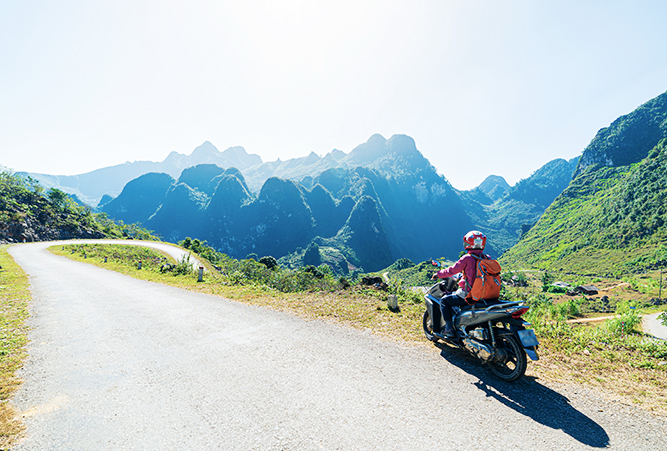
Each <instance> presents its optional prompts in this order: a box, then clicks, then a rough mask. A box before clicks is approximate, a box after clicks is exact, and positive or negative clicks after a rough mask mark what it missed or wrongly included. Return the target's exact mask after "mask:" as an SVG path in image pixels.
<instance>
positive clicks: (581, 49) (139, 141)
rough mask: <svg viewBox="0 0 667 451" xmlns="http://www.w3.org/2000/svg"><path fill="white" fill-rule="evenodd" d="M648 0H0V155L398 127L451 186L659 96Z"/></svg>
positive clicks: (250, 141) (351, 139)
mask: <svg viewBox="0 0 667 451" xmlns="http://www.w3.org/2000/svg"><path fill="white" fill-rule="evenodd" d="M666 18H667V2H665V1H641V0H639V1H637V0H635V1H607V0H605V1H580V0H577V1H569V0H568V1H563V0H559V1H552V2H543V1H537V0H535V1H511V0H506V1H497V0H475V1H469V0H466V1H446V0H432V1H428V0H413V1H398V0H396V1H395V0H381V1H364V0H354V1H345V0H338V1H331V2H329V1H305V0H304V1H297V0H281V1H279V2H278V1H269V0H265V1H253V0H248V1H234V2H231V1H215V0H211V1H168V0H166V1H142V0H131V1H126V0H115V1H67V0H64V1H58V2H52V1H30V0H23V1H19V0H4V1H2V2H0V93H1V96H0V164H2V165H4V166H7V167H10V168H12V169H15V170H21V171H31V172H42V173H49V174H77V173H82V172H87V171H90V170H93V169H97V168H100V167H104V166H110V165H113V164H119V163H124V162H125V161H128V160H129V161H134V160H153V161H161V160H163V159H164V158H165V157H166V156H167V154H168V153H169V152H171V151H177V152H180V153H190V152H191V151H192V150H193V149H194V148H195V147H196V146H198V145H199V144H201V143H202V142H204V141H206V140H208V141H211V142H212V143H213V144H215V145H216V146H217V147H218V149H220V150H224V149H226V148H228V147H230V146H237V145H238V146H243V147H245V148H246V150H247V151H248V152H250V153H256V154H259V155H260V156H261V157H262V159H263V160H264V161H270V160H275V159H277V158H281V159H283V160H284V159H288V158H294V157H300V156H305V155H307V154H308V153H310V152H311V151H314V152H315V153H317V154H320V155H324V154H326V153H327V152H329V151H331V150H332V149H334V148H337V149H340V150H343V151H345V152H349V151H350V150H352V149H353V148H354V147H355V146H357V145H358V144H361V143H363V142H365V141H366V140H367V139H368V138H369V137H370V136H371V135H372V134H374V133H380V134H382V135H384V136H385V137H386V138H389V137H390V136H391V135H393V134H397V133H402V134H407V135H410V136H412V137H413V138H414V139H415V141H416V143H417V148H418V149H419V150H421V152H422V153H423V154H424V155H425V156H426V157H427V158H428V159H429V160H430V161H431V163H432V164H433V165H434V166H435V167H436V168H437V169H438V170H439V172H440V173H442V174H443V175H444V176H445V177H447V179H448V180H449V181H450V182H451V183H452V184H453V185H454V187H456V188H459V189H469V188H472V187H474V186H476V185H478V184H479V183H480V182H481V181H482V180H483V179H484V178H485V177H486V176H488V175H490V174H497V175H502V176H504V177H505V178H506V179H507V181H508V182H509V183H510V184H514V183H516V182H517V181H518V180H519V179H521V178H525V177H528V176H529V175H530V174H531V173H532V172H533V171H534V170H536V169H537V168H539V167H540V166H541V165H543V164H544V163H546V162H548V161H550V160H552V159H554V158H572V157H575V156H577V155H579V154H580V153H581V151H582V150H583V149H584V147H585V146H586V145H587V144H588V143H589V142H590V140H591V139H592V138H593V136H594V135H595V133H596V132H597V130H598V129H600V128H602V127H605V126H607V125H609V123H611V122H612V121H613V120H614V119H616V118H617V117H618V116H620V115H622V114H626V113H629V112H630V111H632V110H633V109H634V108H636V107H637V106H639V105H641V104H642V103H644V102H646V101H648V100H649V99H651V98H653V97H655V96H657V95H659V94H661V93H663V92H665V91H666V90H667V27H666V26H665V19H666Z"/></svg>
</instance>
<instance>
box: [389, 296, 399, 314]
mask: <svg viewBox="0 0 667 451" xmlns="http://www.w3.org/2000/svg"><path fill="white" fill-rule="evenodd" d="M387 307H389V310H397V309H398V298H397V297H396V295H395V294H390V295H389V296H387Z"/></svg>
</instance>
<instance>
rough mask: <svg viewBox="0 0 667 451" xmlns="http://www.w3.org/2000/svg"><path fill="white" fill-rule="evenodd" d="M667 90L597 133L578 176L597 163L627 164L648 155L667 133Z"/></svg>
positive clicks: (605, 164)
mask: <svg viewBox="0 0 667 451" xmlns="http://www.w3.org/2000/svg"><path fill="white" fill-rule="evenodd" d="M666 94H667V93H663V94H662V95H659V96H658V97H656V98H654V99H652V100H650V101H648V102H646V103H645V104H643V105H641V106H640V107H638V108H637V109H636V110H634V111H633V112H632V113H630V114H626V115H624V116H621V117H619V118H618V119H616V120H615V121H614V122H612V123H611V125H610V126H609V127H605V128H603V129H601V130H600V131H598V132H597V134H596V135H595V137H594V138H593V141H591V143H590V144H589V145H588V146H587V147H586V149H585V150H584V153H583V155H582V156H581V161H580V162H579V166H578V167H577V171H576V173H575V176H578V175H580V174H582V173H583V172H584V171H585V170H586V168H588V167H590V166H595V165H603V166H612V167H618V166H627V165H629V164H632V163H637V162H638V161H641V160H642V159H644V158H646V155H647V154H648V152H649V151H650V150H651V149H653V148H654V147H655V146H656V145H657V144H658V141H660V140H661V139H663V138H664V137H665V136H666V135H667V95H666Z"/></svg>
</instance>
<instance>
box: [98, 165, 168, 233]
mask: <svg viewBox="0 0 667 451" xmlns="http://www.w3.org/2000/svg"><path fill="white" fill-rule="evenodd" d="M173 183H174V179H173V178H172V177H171V176H170V175H168V174H160V173H155V172H150V173H148V174H144V175H142V176H140V177H137V178H136V179H134V180H132V181H130V182H128V184H127V185H125V187H124V188H123V191H121V193H120V194H119V195H118V197H116V198H115V199H112V200H109V201H107V202H106V203H105V204H103V205H102V207H100V208H101V210H102V211H103V212H104V213H106V214H108V215H109V216H111V217H112V218H122V220H123V221H124V222H125V223H128V224H131V223H135V222H140V223H144V222H146V221H147V220H148V218H149V217H150V216H151V215H152V214H153V213H154V212H155V211H156V210H157V209H158V207H159V206H160V205H161V204H162V202H163V201H164V197H165V195H166V194H167V191H168V190H169V187H171V185H172V184H173Z"/></svg>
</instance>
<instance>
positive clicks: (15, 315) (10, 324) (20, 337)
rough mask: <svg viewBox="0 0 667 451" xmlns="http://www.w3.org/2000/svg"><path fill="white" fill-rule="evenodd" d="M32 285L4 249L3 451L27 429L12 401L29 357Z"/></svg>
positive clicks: (0, 346)
mask: <svg viewBox="0 0 667 451" xmlns="http://www.w3.org/2000/svg"><path fill="white" fill-rule="evenodd" d="M29 300H30V288H29V281H28V277H27V276H26V274H25V273H24V272H23V271H22V270H21V268H20V267H19V266H18V265H17V264H16V263H15V262H14V259H12V257H11V256H10V255H9V253H8V252H7V246H0V449H9V448H10V446H11V445H12V444H13V443H15V442H16V440H17V439H18V438H19V436H20V435H21V434H22V432H23V430H24V427H23V425H22V423H21V422H20V421H19V420H18V419H17V418H18V412H16V411H15V409H14V408H13V407H12V406H11V404H10V403H9V402H8V400H9V399H10V398H11V396H12V394H13V393H14V392H15V391H16V389H17V388H18V386H19V385H20V383H21V381H20V379H19V378H18V377H16V374H15V373H16V370H18V369H19V368H20V367H21V365H22V364H23V361H24V360H25V357H26V350H25V346H26V344H27V326H26V325H25V320H26V318H27V317H28V302H29Z"/></svg>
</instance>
